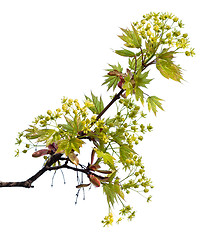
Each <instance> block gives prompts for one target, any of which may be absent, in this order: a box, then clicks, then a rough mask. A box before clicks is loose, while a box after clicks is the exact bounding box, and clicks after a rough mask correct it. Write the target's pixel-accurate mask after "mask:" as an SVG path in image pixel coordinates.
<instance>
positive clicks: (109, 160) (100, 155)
mask: <svg viewBox="0 0 207 240" xmlns="http://www.w3.org/2000/svg"><path fill="white" fill-rule="evenodd" d="M96 153H97V157H98V158H103V161H104V163H105V164H107V165H108V166H109V167H110V168H111V169H113V170H114V169H115V166H114V160H115V158H114V157H113V156H111V155H110V154H109V153H104V152H102V151H100V150H98V149H97V150H96Z"/></svg>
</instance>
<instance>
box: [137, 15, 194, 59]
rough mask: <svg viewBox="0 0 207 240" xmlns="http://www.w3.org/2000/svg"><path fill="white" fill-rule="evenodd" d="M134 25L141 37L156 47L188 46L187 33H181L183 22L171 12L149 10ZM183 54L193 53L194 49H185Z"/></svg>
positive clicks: (191, 54)
mask: <svg viewBox="0 0 207 240" xmlns="http://www.w3.org/2000/svg"><path fill="white" fill-rule="evenodd" d="M134 26H136V28H137V30H138V33H139V35H140V36H141V37H142V39H144V40H146V41H147V42H149V43H151V44H152V46H153V47H155V48H157V49H158V47H159V46H160V45H166V47H169V48H171V47H174V48H175V49H176V50H178V49H187V48H189V43H190V41H189V38H188V34H187V33H181V29H182V28H183V27H184V24H183V23H182V21H181V20H179V18H178V17H176V16H174V15H173V14H171V13H155V12H151V13H149V14H146V15H144V16H143V19H142V20H141V21H140V22H135V23H134ZM185 54H186V56H193V55H195V53H194V49H192V48H190V49H189V50H186V51H185Z"/></svg>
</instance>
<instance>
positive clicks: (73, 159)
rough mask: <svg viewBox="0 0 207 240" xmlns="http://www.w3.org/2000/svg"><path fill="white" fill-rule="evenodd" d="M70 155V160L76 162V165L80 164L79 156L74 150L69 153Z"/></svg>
mask: <svg viewBox="0 0 207 240" xmlns="http://www.w3.org/2000/svg"><path fill="white" fill-rule="evenodd" d="M68 157H69V159H70V161H71V162H72V163H73V164H75V165H76V166H78V164H79V159H78V157H77V156H76V154H75V153H74V152H71V153H69V154H68Z"/></svg>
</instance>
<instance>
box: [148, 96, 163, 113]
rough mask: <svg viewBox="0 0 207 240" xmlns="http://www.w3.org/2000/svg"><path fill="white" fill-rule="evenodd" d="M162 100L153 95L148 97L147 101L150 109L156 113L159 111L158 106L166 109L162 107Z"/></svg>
mask: <svg viewBox="0 0 207 240" xmlns="http://www.w3.org/2000/svg"><path fill="white" fill-rule="evenodd" d="M160 101H163V100H162V99H160V98H158V97H156V96H151V97H148V98H147V103H148V109H149V111H151V110H152V111H153V112H154V114H155V115H156V113H157V107H159V108H160V109H161V110H163V111H164V109H163V108H162V104H161V103H160Z"/></svg>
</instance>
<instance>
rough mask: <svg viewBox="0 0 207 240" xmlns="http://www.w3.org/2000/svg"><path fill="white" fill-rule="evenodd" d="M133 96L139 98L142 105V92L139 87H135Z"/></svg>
mask: <svg viewBox="0 0 207 240" xmlns="http://www.w3.org/2000/svg"><path fill="white" fill-rule="evenodd" d="M135 98H136V100H137V101H139V100H140V101H141V103H142V105H144V93H143V91H142V90H141V89H140V88H139V87H136V88H135Z"/></svg>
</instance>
